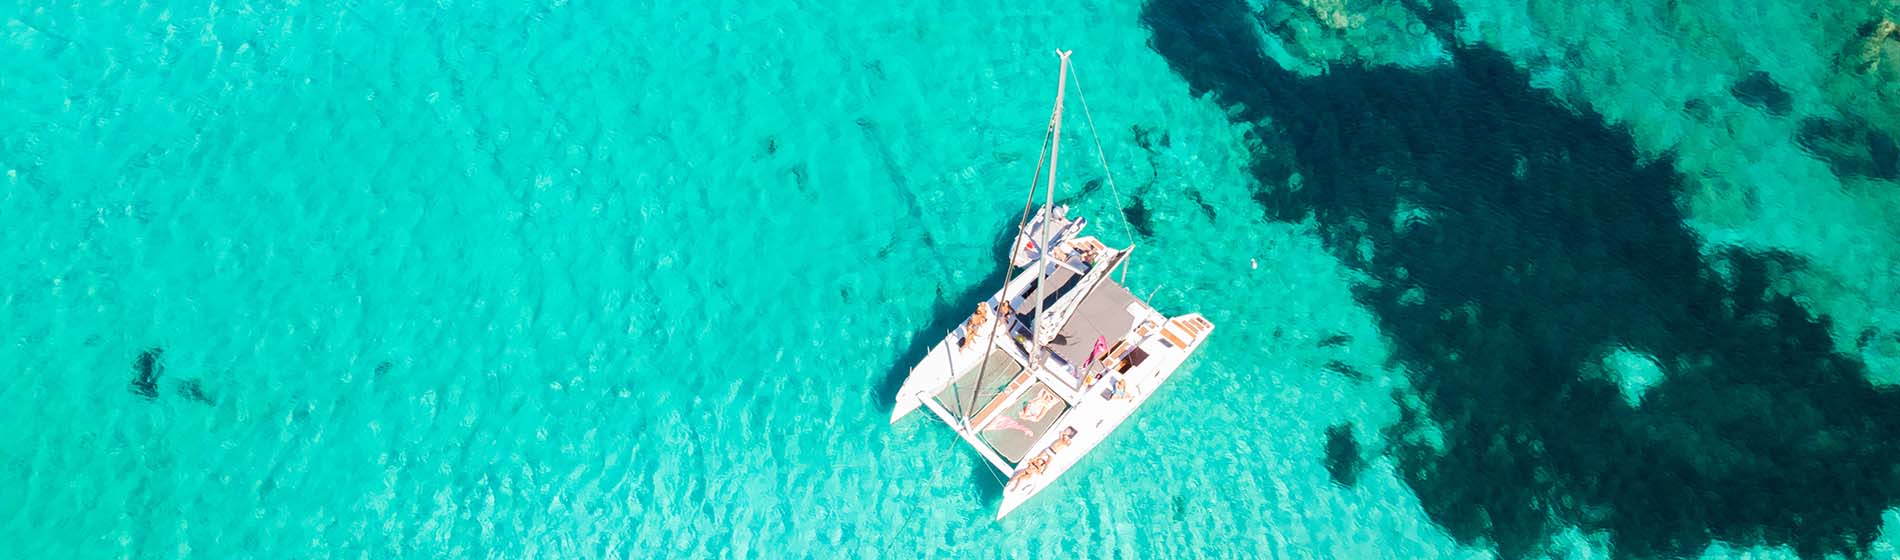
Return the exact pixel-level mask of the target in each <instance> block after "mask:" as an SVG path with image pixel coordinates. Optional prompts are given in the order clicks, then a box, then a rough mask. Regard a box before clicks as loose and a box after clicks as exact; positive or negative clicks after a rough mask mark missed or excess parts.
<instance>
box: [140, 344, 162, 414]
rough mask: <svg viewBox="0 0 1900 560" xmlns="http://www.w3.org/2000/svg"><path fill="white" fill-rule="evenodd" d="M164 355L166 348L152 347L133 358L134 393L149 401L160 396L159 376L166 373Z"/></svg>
mask: <svg viewBox="0 0 1900 560" xmlns="http://www.w3.org/2000/svg"><path fill="white" fill-rule="evenodd" d="M164 357H165V349H164V348H151V349H148V350H146V351H144V352H139V357H138V358H136V359H134V360H132V394H134V395H138V396H141V397H145V400H148V401H149V400H153V399H157V398H158V376H160V375H164V374H165V363H164V362H163V361H161V360H162V359H163V358H164Z"/></svg>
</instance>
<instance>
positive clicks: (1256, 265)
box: [1247, 259, 1260, 270]
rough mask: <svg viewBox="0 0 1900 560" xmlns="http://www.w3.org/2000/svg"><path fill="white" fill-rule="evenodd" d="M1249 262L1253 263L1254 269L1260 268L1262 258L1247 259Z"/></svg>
mask: <svg viewBox="0 0 1900 560" xmlns="http://www.w3.org/2000/svg"><path fill="white" fill-rule="evenodd" d="M1247 262H1250V263H1253V269H1254V270H1260V259H1247Z"/></svg>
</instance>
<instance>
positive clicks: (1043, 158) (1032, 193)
mask: <svg viewBox="0 0 1900 560" xmlns="http://www.w3.org/2000/svg"><path fill="white" fill-rule="evenodd" d="M1048 161H1049V131H1048V130H1047V129H1045V130H1043V132H1042V152H1041V154H1039V155H1037V156H1036V173H1035V175H1033V176H1031V177H1030V179H1029V198H1027V199H1025V200H1023V215H1022V218H1021V219H1018V220H1017V221H1016V232H1017V233H1015V234H1013V235H1010V239H1009V251H1008V252H1007V253H1005V256H1004V259H1005V260H1004V262H1005V263H1007V264H1005V265H1004V266H1005V267H1006V268H1004V270H1003V287H1002V288H999V289H998V292H1000V293H1001V295H1000V296H998V301H997V302H996V303H997V313H996V317H995V318H994V319H993V320H991V321H990V332H989V335H988V336H986V337H985V338H988V339H989V340H990V345H991V346H994V345H995V344H996V327H997V325H1000V324H1002V323H1003V321H1005V320H1007V319H1006V317H1005V316H1004V315H1003V313H1002V306H1004V305H1007V304H1009V278H1010V277H1011V276H1014V275H1015V274H1016V258H1015V257H1016V239H1017V238H1018V237H1021V236H1023V235H1027V234H1028V232H1026V231H1024V227H1025V226H1027V225H1028V224H1029V209H1030V208H1031V207H1033V206H1035V204H1036V186H1037V185H1038V184H1040V183H1041V182H1042V165H1043V164H1044V163H1046V162H1048ZM1048 219H1049V218H1048V217H1046V216H1045V217H1044V218H1043V220H1044V224H1045V225H1047V223H1048ZM1043 250H1045V251H1046V250H1048V248H1047V247H1044V248H1043ZM983 304H984V305H989V301H988V300H984V302H983ZM989 370H990V353H989V350H987V349H986V350H984V351H983V357H982V362H980V365H979V366H978V369H977V371H976V392H975V393H972V394H971V395H970V398H971V399H972V402H971V403H970V406H976V403H975V402H974V399H975V398H976V397H978V396H979V394H980V393H982V392H983V377H984V376H985V375H988V374H989ZM952 375H955V372H952ZM953 379H954V378H953ZM950 388H951V392H953V393H955V394H956V395H957V414H958V415H961V416H963V425H965V426H968V425H970V417H969V416H968V415H964V412H965V410H964V408H963V392H962V391H959V390H957V384H956V382H955V381H951V382H950Z"/></svg>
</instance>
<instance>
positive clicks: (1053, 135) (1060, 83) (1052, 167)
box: [1029, 50, 1075, 368]
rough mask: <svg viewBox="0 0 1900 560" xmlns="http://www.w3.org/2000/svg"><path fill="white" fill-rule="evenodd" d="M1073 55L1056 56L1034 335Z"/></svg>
mask: <svg viewBox="0 0 1900 560" xmlns="http://www.w3.org/2000/svg"><path fill="white" fill-rule="evenodd" d="M1072 52H1075V51H1063V50H1058V51H1056V56H1058V57H1061V58H1062V71H1061V72H1059V73H1058V74H1056V110H1055V114H1054V115H1053V116H1051V117H1049V135H1050V139H1049V194H1048V196H1047V197H1044V198H1043V199H1042V231H1043V235H1042V240H1041V245H1042V252H1041V253H1040V254H1038V255H1036V315H1035V317H1034V318H1032V319H1031V320H1030V322H1029V332H1030V333H1031V336H1034V333H1035V332H1036V327H1037V325H1036V322H1037V321H1041V320H1042V300H1043V283H1044V282H1043V281H1044V280H1048V279H1049V253H1051V252H1053V251H1052V249H1053V248H1052V247H1050V246H1049V241H1050V239H1052V238H1053V237H1054V235H1055V233H1054V232H1053V231H1050V227H1049V225H1050V222H1052V221H1054V220H1055V216H1054V215H1053V214H1052V213H1051V208H1052V207H1053V206H1055V203H1056V159H1057V157H1058V156H1059V155H1060V154H1061V153H1062V97H1063V94H1064V93H1065V90H1066V89H1067V88H1068V85H1069V53H1072ZM1031 342H1035V343H1036V351H1035V352H1034V353H1033V354H1031V356H1030V359H1031V360H1034V361H1035V363H1032V364H1029V367H1031V368H1037V367H1042V344H1041V343H1040V342H1036V341H1033V340H1032V341H1031Z"/></svg>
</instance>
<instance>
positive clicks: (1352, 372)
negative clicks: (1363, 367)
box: [1325, 360, 1366, 381]
mask: <svg viewBox="0 0 1900 560" xmlns="http://www.w3.org/2000/svg"><path fill="white" fill-rule="evenodd" d="M1325 369H1326V371H1329V372H1332V373H1335V374H1338V375H1339V376H1340V377H1344V378H1346V379H1351V380H1353V381H1365V380H1366V373H1365V372H1363V371H1359V368H1356V367H1352V364H1348V363H1346V362H1342V361H1339V360H1332V361H1329V362H1326V366H1325Z"/></svg>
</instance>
